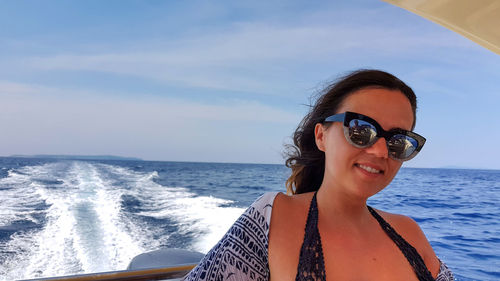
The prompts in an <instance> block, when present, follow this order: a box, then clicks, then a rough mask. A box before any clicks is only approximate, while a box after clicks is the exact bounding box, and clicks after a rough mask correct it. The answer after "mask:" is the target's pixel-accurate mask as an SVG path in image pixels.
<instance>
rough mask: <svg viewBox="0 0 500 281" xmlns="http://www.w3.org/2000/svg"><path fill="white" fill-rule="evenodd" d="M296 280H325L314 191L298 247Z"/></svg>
mask: <svg viewBox="0 0 500 281" xmlns="http://www.w3.org/2000/svg"><path fill="white" fill-rule="evenodd" d="M295 280H296V281H299V280H300V281H305V280H319V281H325V280H326V274H325V262H324V260H323V248H322V246H321V237H320V235H319V230H318V205H317V203H316V193H314V195H313V198H312V200H311V205H310V206H309V213H308V214H307V222H306V227H305V233H304V242H302V247H301V249H300V256H299V265H298V267H297V276H295Z"/></svg>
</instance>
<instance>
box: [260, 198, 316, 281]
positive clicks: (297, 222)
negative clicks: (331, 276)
mask: <svg viewBox="0 0 500 281" xmlns="http://www.w3.org/2000/svg"><path fill="white" fill-rule="evenodd" d="M312 195H313V194H312V193H311V194H307V193H305V194H299V195H293V196H288V195H285V194H282V193H281V194H278V195H277V196H276V198H275V199H274V203H273V211H272V215H271V225H270V229H269V244H268V247H269V248H268V250H269V251H268V253H269V269H270V272H271V280H286V279H289V280H292V279H293V278H294V276H295V274H296V269H297V264H298V262H299V254H300V247H301V245H302V240H303V238H304V226H305V224H306V220H307V212H308V210H309V203H310V201H311V198H312Z"/></svg>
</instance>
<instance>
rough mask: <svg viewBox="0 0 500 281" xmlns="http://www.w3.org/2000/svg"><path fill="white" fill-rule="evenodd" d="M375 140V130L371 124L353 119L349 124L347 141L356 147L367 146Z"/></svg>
mask: <svg viewBox="0 0 500 281" xmlns="http://www.w3.org/2000/svg"><path fill="white" fill-rule="evenodd" d="M376 138H377V129H376V128H375V126H373V125H372V124H370V123H368V122H366V121H363V120H360V119H353V120H351V121H350V122H349V139H350V141H351V142H352V143H353V144H354V145H356V146H360V147H363V146H369V145H372V144H373V142H374V141H375V140H376Z"/></svg>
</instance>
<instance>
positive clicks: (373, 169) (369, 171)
mask: <svg viewBox="0 0 500 281" xmlns="http://www.w3.org/2000/svg"><path fill="white" fill-rule="evenodd" d="M354 165H355V166H356V167H358V168H361V169H363V170H365V171H367V172H368V173H372V174H383V173H384V171H381V170H377V169H375V168H372V167H368V166H366V165H362V164H354Z"/></svg>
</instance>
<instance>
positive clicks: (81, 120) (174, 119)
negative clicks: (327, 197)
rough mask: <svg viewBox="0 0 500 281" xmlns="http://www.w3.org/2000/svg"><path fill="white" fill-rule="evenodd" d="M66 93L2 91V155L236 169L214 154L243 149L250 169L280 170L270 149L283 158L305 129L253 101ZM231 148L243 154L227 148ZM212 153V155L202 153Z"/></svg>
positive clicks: (7, 87)
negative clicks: (120, 158) (107, 157)
mask: <svg viewBox="0 0 500 281" xmlns="http://www.w3.org/2000/svg"><path fill="white" fill-rule="evenodd" d="M64 91H66V90H64V89H56V88H44V87H37V86H33V85H23V84H19V83H11V82H5V81H4V82H2V83H0V96H1V98H2V103H1V104H0V119H1V120H3V122H4V123H5V124H8V125H7V126H6V127H5V128H4V129H3V132H2V134H3V136H4V141H3V142H2V143H3V145H2V148H0V155H10V154H15V153H29V151H38V152H37V153H41V152H44V153H51V152H52V151H59V152H65V153H86V154H96V153H106V152H108V153H115V154H119V155H124V154H128V155H142V157H147V158H149V159H172V158H174V159H173V160H179V159H180V160H182V155H183V154H182V153H185V154H184V155H186V156H187V157H193V159H192V160H193V161H194V160H195V159H194V158H195V157H194V155H193V152H196V151H203V154H205V156H203V157H202V158H203V159H204V160H205V161H233V162H234V161H238V160H237V157H236V154H233V155H231V154H228V155H221V154H220V152H217V150H222V151H224V149H226V150H227V151H231V150H232V149H238V150H239V149H240V148H244V150H245V151H246V150H248V149H251V150H253V151H254V153H255V157H254V158H249V160H248V161H252V160H253V161H258V162H277V161H279V153H274V155H269V146H271V147H273V149H274V150H276V151H279V150H281V146H282V143H283V139H284V138H283V136H287V135H290V133H291V132H292V128H293V127H294V126H295V125H296V124H297V123H298V122H299V121H300V116H299V115H298V114H296V113H293V112H287V111H284V110H281V109H277V108H273V107H271V106H268V105H264V104H260V103H257V102H255V101H244V100H227V101H224V102H223V103H222V104H206V103H201V102H194V101H186V100H180V99H166V98H162V99H156V100H149V101H144V100H142V101H141V100H134V99H130V100H124V99H112V98H101V99H95V98H85V96H83V95H81V96H80V97H79V98H76V99H75V98H74V99H71V100H70V99H64V98H63V99H61V98H60V97H59V93H62V92H64ZM7 92H8V93H7ZM2 93H5V94H2ZM79 94H82V93H79ZM266 132H274V133H269V134H268V136H267V137H266V141H265V142H266V143H267V146H264V147H263V146H262V141H255V139H256V135H258V134H262V133H266ZM224 135H225V136H224ZM252 140H254V141H252ZM226 141H229V142H233V141H234V142H236V143H239V146H236V147H237V148H235V147H231V146H230V145H229V146H227V145H228V143H226ZM225 146H227V147H225ZM207 147H210V148H211V149H213V150H208V151H205V149H206V148H207ZM245 153H247V151H246V152H245ZM257 155H258V157H260V160H259V158H258V157H257ZM184 160H186V159H184ZM199 160H200V159H199ZM239 161H241V160H239Z"/></svg>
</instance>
